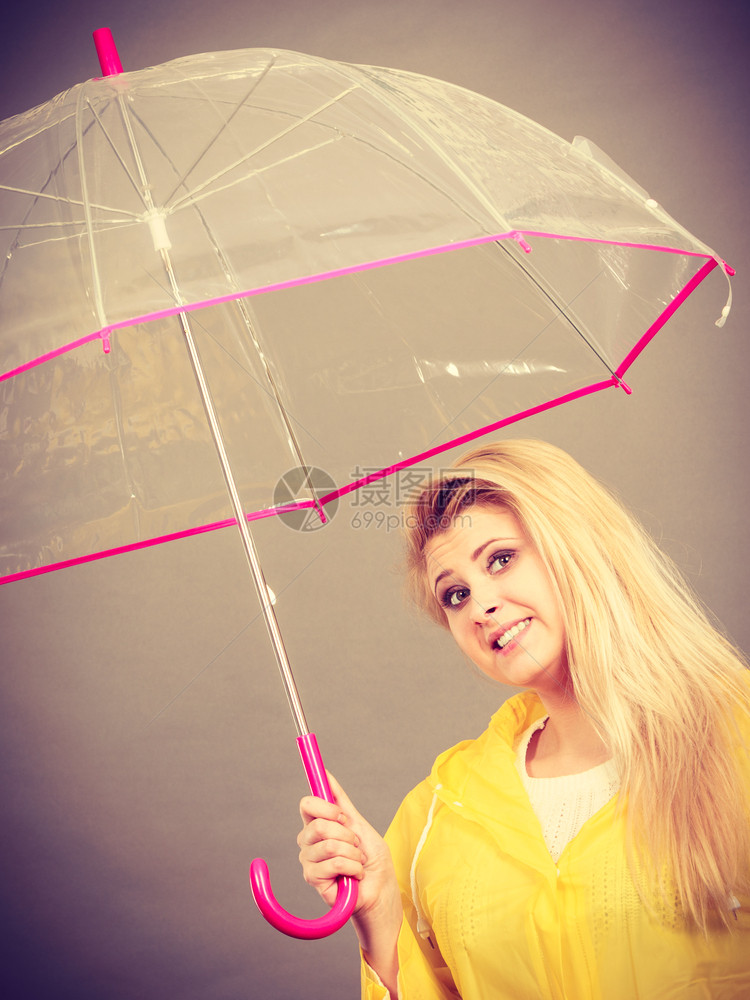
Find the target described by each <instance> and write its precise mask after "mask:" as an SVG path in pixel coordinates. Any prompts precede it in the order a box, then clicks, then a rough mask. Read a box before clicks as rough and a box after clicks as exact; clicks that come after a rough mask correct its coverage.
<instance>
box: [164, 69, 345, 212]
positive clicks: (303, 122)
mask: <svg viewBox="0 0 750 1000" xmlns="http://www.w3.org/2000/svg"><path fill="white" fill-rule="evenodd" d="M358 89H359V87H358V85H356V84H354V85H352V86H351V87H349V88H348V89H347V90H344V91H342V92H341V93H340V94H337V95H336V96H335V97H332V98H331V99H330V100H329V101H325V102H324V103H323V104H321V105H319V106H318V107H317V108H315V109H314V110H313V111H310V112H309V113H308V114H306V115H304V116H303V117H302V118H296V119H295V120H294V122H293V123H292V124H291V125H290V126H289V127H288V128H285V129H282V130H281V131H280V132H277V133H276V135H274V136H272V137H271V138H270V139H267V140H266V141H265V142H263V143H261V144H260V145H259V146H256V147H255V149H253V150H251V151H250V152H249V153H246V154H245V155H244V156H242V157H240V159H238V160H235V162H234V163H230V164H229V165H228V166H227V167H224V168H223V169H222V170H219V171H217V172H216V173H215V174H214V175H213V176H212V177H209V178H207V179H206V180H205V181H203V183H202V184H200V185H198V186H197V187H196V188H195V189H194V194H199V193H200V192H201V191H203V190H205V188H207V187H208V186H209V185H211V184H213V183H214V182H215V181H217V180H219V179H220V178H221V177H226V175H227V174H228V173H231V171H232V170H235V169H236V168H237V167H239V166H241V165H242V164H243V163H246V162H247V161H248V160H250V159H252V158H253V157H254V156H257V155H258V153H262V152H263V150H265V149H268V148H269V147H270V146H272V145H273V144H274V143H275V142H278V141H279V140H280V139H283V138H285V136H287V135H290V134H291V133H292V132H294V131H295V129H298V128H300V127H301V126H302V125H306V124H307V123H308V122H309V121H311V120H312V119H313V118H315V116H316V115H319V114H320V113H321V112H323V111H327V110H328V109H329V108H332V107H333V106H334V105H335V104H338V103H339V102H340V101H343V99H344V98H345V97H348V96H349V94H351V93H353V92H354V91H355V90H358ZM190 200H193V199H192V198H191V199H187V198H183V199H182V201H179V200H178V201H177V202H175V204H174V205H172V206H171V208H170V212H174V211H176V210H177V209H178V208H180V207H182V205H183V203H185V202H187V201H190Z"/></svg>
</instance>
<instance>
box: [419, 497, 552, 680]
mask: <svg viewBox="0 0 750 1000" xmlns="http://www.w3.org/2000/svg"><path fill="white" fill-rule="evenodd" d="M425 556H426V560H427V576H428V581H429V584H430V587H431V589H432V591H433V593H434V594H435V596H436V598H437V600H438V601H439V603H440V605H441V606H442V607H443V608H444V610H445V616H446V618H447V621H448V626H449V628H450V630H451V632H452V633H453V638H454V639H455V640H456V642H457V643H458V645H459V647H460V648H461V650H462V651H463V652H464V653H465V654H466V655H467V656H468V657H469V658H470V659H471V660H472V661H473V662H474V663H475V664H476V666H477V667H479V669H480V670H481V671H483V672H484V673H485V674H487V676H488V677H492V678H493V679H494V680H497V681H500V682H502V683H503V684H511V685H514V686H517V687H530V688H534V689H535V690H537V691H538V692H539V693H540V694H543V693H544V692H545V691H549V692H550V694H552V693H554V694H557V695H558V696H559V694H560V693H561V692H562V691H563V690H564V688H565V686H566V685H565V682H566V676H567V669H566V668H567V663H566V654H565V629H564V626H563V619H562V614H561V611H560V605H559V601H558V599H557V595H556V593H555V590H554V587H553V585H552V580H551V579H550V576H549V573H548V572H547V570H546V569H545V567H544V564H543V562H542V559H541V557H540V555H539V553H538V552H537V550H536V548H535V547H534V546H533V545H532V544H531V542H530V541H529V539H528V538H527V536H526V533H525V531H524V530H523V528H522V527H521V525H520V524H519V522H518V520H517V518H516V517H515V515H514V514H512V513H511V512H510V511H508V510H506V509H505V508H504V507H487V506H474V507H469V508H467V509H466V510H465V511H463V512H462V513H461V514H459V515H458V517H457V518H456V519H455V521H454V522H453V525H452V527H451V528H449V529H448V530H447V531H444V532H441V533H440V534H439V535H435V536H434V537H433V538H431V539H430V540H429V542H428V543H427V545H426V547H425Z"/></svg>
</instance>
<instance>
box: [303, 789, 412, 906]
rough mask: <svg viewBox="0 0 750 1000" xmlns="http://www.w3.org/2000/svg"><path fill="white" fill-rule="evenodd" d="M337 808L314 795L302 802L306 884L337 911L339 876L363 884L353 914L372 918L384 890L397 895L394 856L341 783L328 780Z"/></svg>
mask: <svg viewBox="0 0 750 1000" xmlns="http://www.w3.org/2000/svg"><path fill="white" fill-rule="evenodd" d="M328 778H329V780H330V783H331V789H332V791H333V794H334V797H335V799H336V802H335V803H331V802H326V801H325V800H324V799H319V798H316V797H315V796H312V795H307V796H305V798H304V799H302V801H301V802H300V815H301V816H302V820H303V822H304V827H303V828H302V831H301V832H300V834H299V836H298V837H297V843H298V844H299V847H300V854H299V859H300V862H301V864H302V872H303V875H304V877H305V881H306V882H308V883H309V884H310V885H312V886H314V887H315V888H316V889H317V890H318V892H319V893H320V895H321V896H322V897H323V899H324V900H325V901H326V903H327V904H328V905H329V906H333V903H334V900H335V899H336V882H337V879H338V877H339V876H340V875H351V876H352V878H356V879H357V880H358V881H359V891H358V897H357V905H356V907H355V910H354V912H355V913H357V914H359V913H361V912H362V911H365V912H367V911H368V910H370V909H372V907H373V905H374V904H375V903H377V902H378V901H379V900H380V898H381V896H382V893H383V891H384V890H391V891H392V890H396V891H398V887H397V885H396V875H395V872H394V870H393V863H392V861H391V852H390V851H389V850H388V845H387V844H386V843H385V841H384V840H383V838H382V837H381V836H380V834H379V833H378V832H377V831H376V830H375V829H374V828H373V827H372V826H370V824H369V823H368V822H367V820H366V819H365V818H364V817H363V816H361V815H360V813H359V812H358V811H357V810H356V809H355V808H354V805H353V804H352V802H351V800H350V799H349V797H348V796H347V794H346V792H344V790H343V788H342V787H341V785H339V783H338V782H337V781H336V779H335V778H334V777H333V776H332V775H331V774H329V775H328Z"/></svg>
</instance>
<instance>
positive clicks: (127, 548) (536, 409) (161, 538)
mask: <svg viewBox="0 0 750 1000" xmlns="http://www.w3.org/2000/svg"><path fill="white" fill-rule="evenodd" d="M612 386H620V387H621V388H625V389H626V391H628V392H629V390H628V389H627V387H626V386H625V385H624V383H623V382H622V380H621V379H620V378H618V377H617V376H616V375H613V376H612V377H611V378H609V379H606V380H605V381H604V382H594V383H592V384H591V385H587V386H584V387H583V388H581V389H575V390H574V391H573V392H569V393H566V394H565V395H564V396H558V397H557V398H556V399H552V400H549V401H548V402H546V403H540V404H539V405H538V406H533V407H531V408H530V409H528V410H521V411H519V412H518V413H514V414H513V415H512V416H510V417H503V419H502V420H497V421H495V423H492V424H487V425H486V426H485V427H482V428H480V429H479V430H476V431H471V432H470V433H469V434H464V435H461V436H460V437H457V438H453V439H452V440H451V441H448V442H446V443H445V444H441V445H436V446H435V447H434V448H430V449H428V450H427V451H423V452H420V453H419V454H418V455H414V456H413V457H412V458H407V459H403V460H402V461H400V462H397V463H396V464H395V465H389V466H387V467H386V468H384V469H380V470H379V471H378V472H373V473H370V474H368V475H367V476H363V477H362V478H361V479H358V480H356V481H355V482H352V483H347V484H346V485H345V486H341V487H339V489H336V490H332V491H331V492H330V493H327V494H326V495H325V496H324V497H321V498H318V499H316V500H299V501H295V502H293V503H288V504H284V505H283V506H279V507H266V508H263V509H261V510H257V511H253V512H252V513H250V514H247V515H246V517H247V520H248V521H257V520H259V519H260V518H264V517H275V516H276V515H278V514H284V513H287V512H288V511H292V510H305V509H310V508H318V507H319V505H320V506H324V505H325V504H329V503H332V502H333V501H334V500H338V499H339V497H342V496H345V495H346V494H347V493H351V492H353V491H354V490H358V489H360V488H361V487H363V486H367V485H368V484H369V483H372V482H375V481H376V480H378V479H383V478H384V477H385V476H389V475H392V474H393V473H394V472H399V471H400V470H401V469H406V468H408V467H409V466H410V465H415V464H416V463H417V462H422V461H426V460H427V459H429V458H433V457H434V456H435V455H439V454H441V453H442V452H444V451H448V450H450V449H451V448H456V447H459V446H460V445H463V444H466V443H468V442H469V441H473V440H474V439H475V438H478V437H482V436H483V435H485V434H491V433H492V432H493V431H496V430H499V429H500V428H501V427H507V426H508V425H509V424H513V423H517V422H518V421H520V420H525V419H526V418H527V417H531V416H534V415H535V414H537V413H542V412H543V411H544V410H550V409H553V408H554V407H556V406H562V405H563V404H564V403H568V402H571V401H572V400H574V399H579V398H580V397H582V396H589V395H591V394H592V393H594V392H599V391H601V390H602V389H609V388H611V387H612ZM233 524H236V521H235V519H234V518H233V517H232V518H226V519H225V520H223V521H214V522H212V523H211V524H203V525H199V526H198V527H195V528H185V529H183V530H182V531H175V532H172V533H171V534H168V535H158V536H157V537H155V538H147V539H143V540H141V541H138V542H130V543H128V544H127V545H119V546H117V547H115V548H112V549H103V550H101V551H99V552H92V553H88V554H86V555H83V556H76V557H75V558H72V559H64V560H61V561H60V562H57V563H47V564H46V565H44V566H35V567H34V568H33V569H26V570H21V571H19V572H18V573H9V574H8V575H6V576H3V577H0V586H2V585H3V584H5V583H14V582H15V581H17V580H25V579H28V578H30V577H34V576H42V575H43V574H45V573H54V572H57V570H61V569H68V568H69V567H71V566H80V565H82V564H83V563H89V562H96V561H98V560H99V559H108V558H110V557H111V556H118V555H122V554H123V553H126V552H135V551H137V550H138V549H145V548H151V546H153V545H162V544H164V543H166V542H172V541H176V540H177V539H179V538H188V537H190V536H191V535H200V534H204V533H205V532H208V531H218V530H219V529H220V528H227V527H229V526H230V525H233Z"/></svg>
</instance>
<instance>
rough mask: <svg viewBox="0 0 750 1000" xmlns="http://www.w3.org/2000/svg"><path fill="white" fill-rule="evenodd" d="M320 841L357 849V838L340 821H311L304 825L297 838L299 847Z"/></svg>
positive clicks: (352, 831)
mask: <svg viewBox="0 0 750 1000" xmlns="http://www.w3.org/2000/svg"><path fill="white" fill-rule="evenodd" d="M321 841H330V842H331V843H344V844H349V845H352V846H354V847H359V837H358V836H357V834H356V833H355V832H354V830H352V829H351V828H350V827H347V826H345V825H344V824H343V823H341V822H340V821H334V820H328V819H313V820H310V821H309V822H308V823H306V824H305V825H304V827H303V828H302V830H300V832H299V835H298V836H297V843H298V844H299V846H300V847H305V846H310V845H312V844H316V843H320V842H321Z"/></svg>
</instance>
